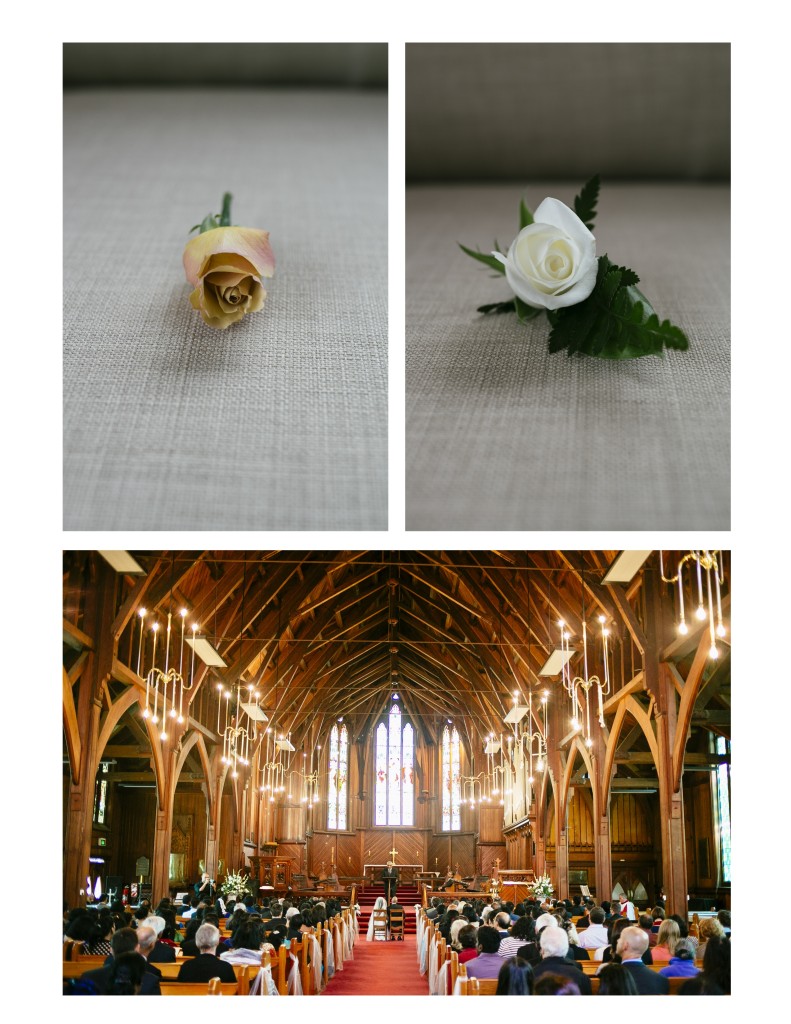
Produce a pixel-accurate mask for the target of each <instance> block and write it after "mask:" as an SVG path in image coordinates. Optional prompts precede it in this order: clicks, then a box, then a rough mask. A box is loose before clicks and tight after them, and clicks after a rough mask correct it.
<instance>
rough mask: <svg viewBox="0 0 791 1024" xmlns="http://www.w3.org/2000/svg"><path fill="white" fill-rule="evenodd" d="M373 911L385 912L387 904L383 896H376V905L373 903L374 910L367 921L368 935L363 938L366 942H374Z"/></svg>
mask: <svg viewBox="0 0 791 1024" xmlns="http://www.w3.org/2000/svg"><path fill="white" fill-rule="evenodd" d="M375 910H387V903H386V902H385V898H384V896H377V897H376V903H374V909H373V910H372V911H371V916H370V918H369V919H368V933H367V935H366V936H365V941H366V942H373V941H374V911H375Z"/></svg>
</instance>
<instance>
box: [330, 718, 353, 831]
mask: <svg viewBox="0 0 791 1024" xmlns="http://www.w3.org/2000/svg"><path fill="white" fill-rule="evenodd" d="M348 779H349V732H348V730H347V728H346V726H345V725H344V726H342V727H341V728H340V729H338V726H337V725H333V727H332V732H331V733H330V761H329V783H328V790H327V828H335V829H345V828H346V803H347V801H346V789H347V786H346V784H347V782H348Z"/></svg>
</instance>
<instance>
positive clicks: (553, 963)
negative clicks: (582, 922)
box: [533, 925, 591, 996]
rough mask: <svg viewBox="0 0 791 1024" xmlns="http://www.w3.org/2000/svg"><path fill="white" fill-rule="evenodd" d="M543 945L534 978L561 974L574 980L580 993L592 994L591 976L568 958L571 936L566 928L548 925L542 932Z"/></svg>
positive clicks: (535, 967)
mask: <svg viewBox="0 0 791 1024" xmlns="http://www.w3.org/2000/svg"><path fill="white" fill-rule="evenodd" d="M539 943H540V946H541V962H540V963H539V964H536V965H535V966H534V967H533V978H534V979H535V981H538V979H539V978H540V977H541V975H542V974H559V975H561V977H563V978H568V980H569V981H573V982H574V984H575V985H576V986H577V988H578V989H579V990H580V995H582V996H589V995H591V983H590V978H589V977H588V976H587V975H585V974H583V972H582V970H581V968H579V967H577V965H576V963H575V962H574V961H573V960H567V959H566V957H567V954H568V951H569V937H568V935H567V934H566V930H565V929H564V928H558V927H557V926H556V925H547V926H546V927H545V928H544V929H543V930H542V932H541V938H540V939H539Z"/></svg>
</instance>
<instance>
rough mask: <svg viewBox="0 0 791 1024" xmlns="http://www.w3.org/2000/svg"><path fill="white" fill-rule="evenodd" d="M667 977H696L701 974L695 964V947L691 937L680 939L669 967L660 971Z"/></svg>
mask: <svg viewBox="0 0 791 1024" xmlns="http://www.w3.org/2000/svg"><path fill="white" fill-rule="evenodd" d="M659 973H660V974H662V975H663V976H664V977H665V978H694V977H695V976H696V975H698V974H700V971H699V970H698V968H697V967H696V966H695V947H694V946H693V945H692V942H691V941H690V939H679V940H678V942H677V943H676V948H675V950H674V951H673V955H672V956H671V958H670V963H669V964H668V965H667V967H662V968H661V970H660V971H659Z"/></svg>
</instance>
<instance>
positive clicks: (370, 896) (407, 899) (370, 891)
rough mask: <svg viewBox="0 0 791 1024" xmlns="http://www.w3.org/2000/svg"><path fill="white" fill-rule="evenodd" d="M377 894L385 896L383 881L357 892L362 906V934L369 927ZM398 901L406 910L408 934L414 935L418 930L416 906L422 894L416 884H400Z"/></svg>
mask: <svg viewBox="0 0 791 1024" xmlns="http://www.w3.org/2000/svg"><path fill="white" fill-rule="evenodd" d="M377 896H384V886H383V885H381V883H380V884H379V885H370V886H366V889H365V892H358V894H357V903H358V905H359V907H360V932H361V934H362V935H365V932H366V930H367V928H368V919H369V918H370V916H371V911H372V910H373V906H374V903H375V902H376V898H377ZM398 902H399V903H400V904H401V905H402V906H403V907H404V909H405V910H406V917H405V919H404V929H405V930H406V933H407V935H414V934H415V931H416V930H417V929H416V922H415V910H414V907H415V904H416V903H420V895H419V893H418V891H417V889H416V888H415V886H414V885H399V887H398Z"/></svg>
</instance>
